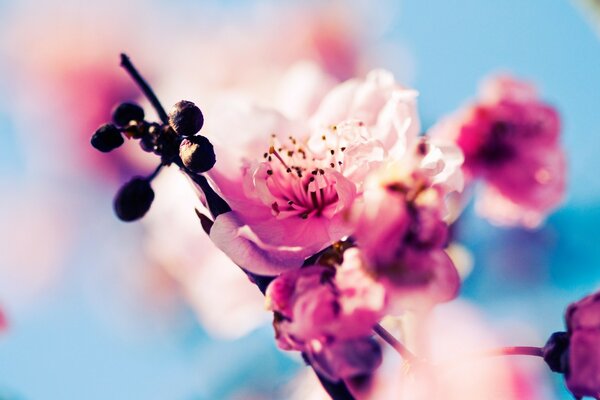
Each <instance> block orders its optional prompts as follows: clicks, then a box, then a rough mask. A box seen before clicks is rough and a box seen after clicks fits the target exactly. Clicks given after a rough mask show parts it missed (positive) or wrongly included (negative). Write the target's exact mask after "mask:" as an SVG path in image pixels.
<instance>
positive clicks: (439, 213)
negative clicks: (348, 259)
mask: <svg viewBox="0 0 600 400" xmlns="http://www.w3.org/2000/svg"><path fill="white" fill-rule="evenodd" d="M461 162H462V155H461V154H460V151H458V149H456V148H454V147H437V146H435V145H434V144H432V143H430V142H429V141H428V140H427V139H423V140H422V141H421V142H420V143H418V144H417V145H415V146H414V147H413V148H412V149H411V151H410V152H408V153H407V154H406V155H405V157H404V158H403V159H402V160H400V161H399V162H394V163H390V164H386V165H384V166H382V167H381V168H380V169H379V170H377V171H374V172H373V173H372V174H371V175H370V176H369V177H368V179H367V182H366V184H365V189H364V195H363V202H362V203H360V204H357V205H356V206H355V207H354V210H353V214H354V215H353V219H354V220H355V221H356V230H355V233H354V237H355V238H356V241H357V244H358V245H359V247H360V248H361V249H362V250H363V251H364V253H365V258H366V260H367V263H366V268H367V269H368V270H369V273H370V274H372V275H374V276H376V277H377V280H378V281H380V282H382V283H384V284H385V286H386V289H387V291H388V294H389V296H390V300H391V302H392V310H393V311H398V310H399V309H402V308H404V307H407V306H409V307H417V306H420V305H423V306H430V305H432V304H434V303H437V302H440V301H446V300H450V299H452V298H453V297H454V296H455V295H456V293H457V291H458V286H459V277H458V273H457V270H456V268H455V267H454V265H453V263H452V261H451V259H450V257H449V256H448V255H447V254H446V252H445V251H444V248H445V247H446V244H447V230H448V225H447V223H446V221H445V220H444V218H445V214H446V206H445V196H446V194H447V193H449V191H451V190H454V189H460V187H461V184H462V180H461V174H460V165H461Z"/></svg>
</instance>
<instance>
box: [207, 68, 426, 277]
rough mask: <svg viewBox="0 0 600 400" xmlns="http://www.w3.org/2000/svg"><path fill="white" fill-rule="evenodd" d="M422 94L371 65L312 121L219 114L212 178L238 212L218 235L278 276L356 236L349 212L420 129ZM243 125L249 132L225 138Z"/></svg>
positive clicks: (247, 264)
mask: <svg viewBox="0 0 600 400" xmlns="http://www.w3.org/2000/svg"><path fill="white" fill-rule="evenodd" d="M415 98H416V93H415V92H414V91H412V90H407V89H404V88H402V87H400V86H399V85H397V84H396V83H395V82H394V81H393V78H392V77H391V75H390V74H389V73H387V72H384V71H373V72H371V73H370V74H369V75H368V76H367V78H366V79H364V80H359V79H354V80H350V81H348V82H346V83H343V84H341V85H339V86H338V87H336V88H334V89H333V90H332V91H331V92H330V93H329V94H328V95H327V96H325V98H324V99H323V101H322V103H321V105H320V107H319V108H318V110H317V112H316V113H315V115H314V116H313V117H312V118H311V119H310V120H309V121H305V120H301V121H292V120H289V119H287V118H285V117H284V116H282V115H281V114H279V113H277V112H275V111H272V110H267V109H260V108H257V107H247V108H246V109H245V110H242V112H239V111H238V112H235V111H232V110H231V107H230V109H229V110H228V111H227V113H225V114H223V115H221V116H220V118H219V116H213V120H212V121H213V122H212V125H209V124H207V127H206V132H208V135H209V137H210V138H211V141H213V142H214V143H215V144H216V147H217V154H218V155H219V156H218V159H217V164H216V167H215V168H214V169H213V170H212V171H211V172H210V173H209V175H210V177H211V179H212V181H213V183H214V185H215V187H216V189H217V190H218V191H219V192H220V194H221V195H222V196H223V197H224V198H225V200H226V201H227V202H228V203H229V204H230V206H231V207H232V209H233V212H231V213H227V214H224V215H221V216H219V217H218V218H216V220H215V224H214V226H213V229H212V231H211V238H212V239H213V241H214V242H215V243H216V244H217V246H218V247H219V248H221V250H223V251H224V252H225V253H226V254H227V255H229V256H230V258H231V259H232V260H233V261H235V262H236V263H237V264H238V265H241V266H243V267H244V268H247V269H249V270H250V271H252V272H255V273H259V274H265V275H275V274H277V273H279V272H281V271H284V270H288V269H290V268H296V267H299V266H300V265H301V264H302V261H303V260H304V259H305V258H307V257H309V256H311V255H313V254H315V253H316V252H318V251H319V250H321V249H323V248H325V247H327V246H328V245H330V244H331V243H333V242H336V241H338V240H340V239H341V238H343V237H345V236H348V235H350V234H352V232H353V229H352V226H351V225H350V224H348V221H347V219H346V215H347V213H348V212H349V210H350V208H351V206H352V204H353V203H354V202H355V201H356V200H357V199H359V198H360V196H361V194H362V186H363V181H364V179H365V177H366V175H367V174H368V172H369V171H370V170H371V169H373V168H374V167H376V166H377V165H379V164H380V163H381V162H382V161H383V160H385V159H389V158H394V157H395V158H399V157H400V156H401V155H402V154H403V153H404V151H405V149H406V146H407V144H408V143H409V142H411V141H412V140H414V137H415V136H416V134H417V132H418V118H417V116H416V106H415ZM237 132H244V134H245V138H243V139H241V140H239V141H238V142H237V143H236V144H235V146H231V144H229V145H225V144H224V143H226V142H227V138H228V137H229V136H231V135H232V134H236V135H237ZM219 143H220V144H221V146H219ZM219 147H220V148H219Z"/></svg>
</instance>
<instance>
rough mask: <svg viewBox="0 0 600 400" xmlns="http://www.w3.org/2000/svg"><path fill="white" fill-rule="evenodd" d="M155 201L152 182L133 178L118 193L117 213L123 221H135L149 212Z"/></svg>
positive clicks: (116, 199) (116, 201) (115, 205)
mask: <svg viewBox="0 0 600 400" xmlns="http://www.w3.org/2000/svg"><path fill="white" fill-rule="evenodd" d="M153 200H154V191H153V190H152V188H151V187H150V181H149V180H148V179H147V178H140V177H136V178H133V179H132V180H130V181H129V182H127V183H126V184H125V185H123V187H121V189H120V190H119V192H118V193H117V196H116V197H115V202H114V208H115V213H116V214H117V217H119V219H120V220H122V221H126V222H130V221H135V220H137V219H140V218H142V217H143V216H144V215H145V214H146V212H148V210H149V209H150V206H151V205H152V201H153Z"/></svg>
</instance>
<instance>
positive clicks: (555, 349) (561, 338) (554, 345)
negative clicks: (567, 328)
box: [542, 332, 569, 374]
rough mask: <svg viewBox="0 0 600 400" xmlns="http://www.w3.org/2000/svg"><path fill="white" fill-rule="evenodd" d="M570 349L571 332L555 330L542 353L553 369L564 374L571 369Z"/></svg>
mask: <svg viewBox="0 0 600 400" xmlns="http://www.w3.org/2000/svg"><path fill="white" fill-rule="evenodd" d="M568 350H569V334H568V333H567V332H554V333H553V334H552V335H551V336H550V338H549V339H548V341H547V342H546V344H545V345H544V347H543V348H542V355H543V357H544V361H546V364H548V366H549V367H550V369H551V370H552V371H554V372H559V373H563V374H564V373H566V372H567V371H568V370H569V365H568V364H569V353H568Z"/></svg>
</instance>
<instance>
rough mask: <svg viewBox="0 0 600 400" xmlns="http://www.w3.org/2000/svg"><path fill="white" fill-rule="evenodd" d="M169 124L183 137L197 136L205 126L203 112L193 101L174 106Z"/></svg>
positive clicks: (184, 101) (183, 101) (181, 102)
mask: <svg viewBox="0 0 600 400" xmlns="http://www.w3.org/2000/svg"><path fill="white" fill-rule="evenodd" d="M169 124H170V125H171V127H172V128H173V130H175V132H177V134H178V135H181V136H192V135H195V134H196V133H198V132H199V131H200V129H202V125H204V116H203V115H202V111H200V109H199V108H198V107H197V106H196V105H195V104H194V103H192V102H191V101H186V100H182V101H180V102H178V103H177V104H175V105H174V106H173V110H171V113H170V114H169Z"/></svg>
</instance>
